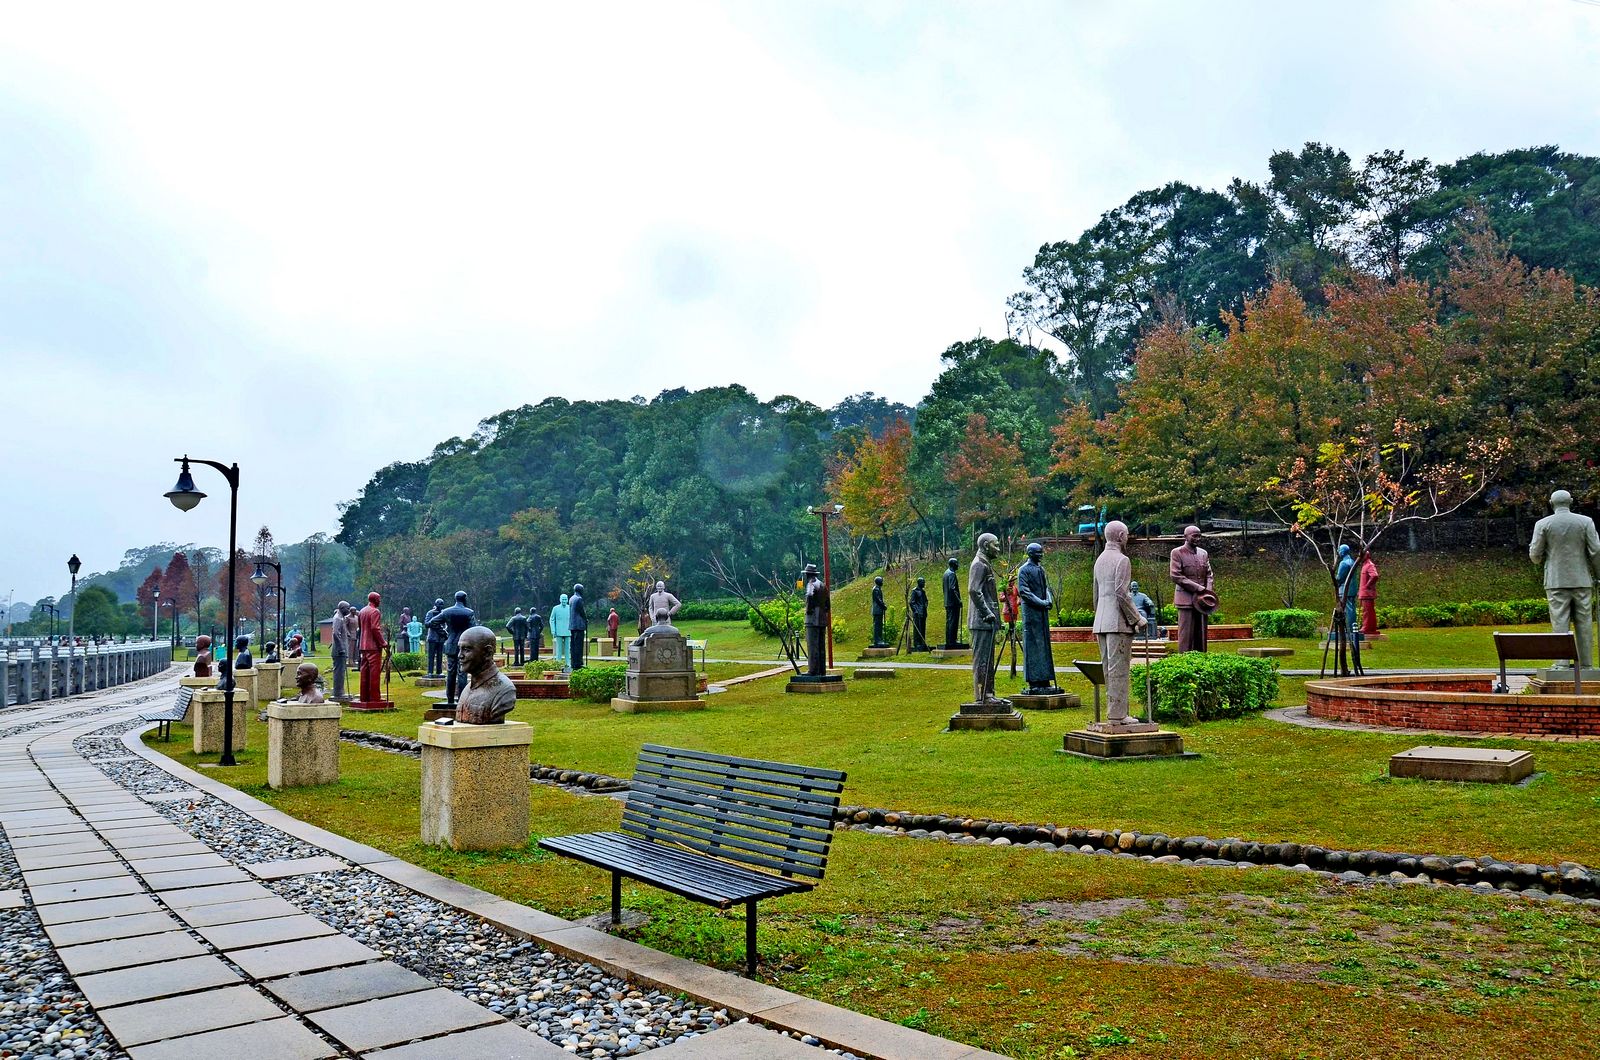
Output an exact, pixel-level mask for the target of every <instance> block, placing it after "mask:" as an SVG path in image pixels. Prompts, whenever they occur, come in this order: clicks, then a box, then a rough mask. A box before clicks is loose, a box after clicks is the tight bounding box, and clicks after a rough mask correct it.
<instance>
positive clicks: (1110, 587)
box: [1094, 519, 1181, 726]
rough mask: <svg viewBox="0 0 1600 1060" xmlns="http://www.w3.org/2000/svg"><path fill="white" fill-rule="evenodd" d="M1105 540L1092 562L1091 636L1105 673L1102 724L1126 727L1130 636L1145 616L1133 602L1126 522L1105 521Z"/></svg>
mask: <svg viewBox="0 0 1600 1060" xmlns="http://www.w3.org/2000/svg"><path fill="white" fill-rule="evenodd" d="M1105 542H1106V548H1105V551H1104V552H1102V553H1100V557H1099V558H1098V559H1096V560H1095V561H1094V635H1095V639H1096V640H1098V641H1099V642H1100V662H1101V665H1102V666H1103V667H1104V674H1105V685H1106V720H1105V724H1106V725H1108V726H1125V725H1128V724H1129V721H1128V673H1129V665H1130V663H1131V662H1132V659H1133V635H1134V633H1135V632H1136V631H1138V630H1140V629H1143V628H1144V626H1145V617H1144V616H1143V615H1141V614H1140V613H1139V609H1138V608H1137V607H1135V606H1134V604H1133V563H1132V561H1131V560H1129V559H1128V557H1127V554H1126V553H1125V552H1123V548H1124V547H1125V546H1126V545H1127V543H1128V527H1127V524H1126V523H1124V522H1122V521H1121V520H1120V519H1113V520H1112V521H1111V522H1109V523H1107V524H1106V528H1105ZM1174 554H1176V553H1174ZM1174 562H1176V561H1174ZM1180 613H1181V612H1180Z"/></svg>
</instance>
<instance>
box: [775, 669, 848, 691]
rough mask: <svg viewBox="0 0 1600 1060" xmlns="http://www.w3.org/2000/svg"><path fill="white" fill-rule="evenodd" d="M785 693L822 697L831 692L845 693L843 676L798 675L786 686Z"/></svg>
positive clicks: (790, 679)
mask: <svg viewBox="0 0 1600 1060" xmlns="http://www.w3.org/2000/svg"><path fill="white" fill-rule="evenodd" d="M783 690H784V691H785V692H795V693H798V694H800V695H807V696H821V695H827V694H828V693H830V692H843V691H844V690H845V688H844V675H843V674H824V675H822V676H820V677H813V676H811V675H810V674H797V675H795V676H794V677H791V678H789V683H788V684H787V685H785V686H784V689H783Z"/></svg>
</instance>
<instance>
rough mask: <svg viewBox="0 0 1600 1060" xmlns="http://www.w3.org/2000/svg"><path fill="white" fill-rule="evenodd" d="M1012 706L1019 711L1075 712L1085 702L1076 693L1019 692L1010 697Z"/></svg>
mask: <svg viewBox="0 0 1600 1060" xmlns="http://www.w3.org/2000/svg"><path fill="white" fill-rule="evenodd" d="M1010 699H1011V705H1012V706H1013V707H1016V708H1017V709H1019V710H1075V709H1077V708H1078V707H1081V706H1083V701H1082V700H1081V699H1079V698H1078V696H1077V694H1076V693H1074V692H1048V693H1039V694H1037V695H1032V694H1029V693H1027V692H1018V693H1016V694H1014V695H1012V696H1011V697H1010Z"/></svg>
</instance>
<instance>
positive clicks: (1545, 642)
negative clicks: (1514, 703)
mask: <svg viewBox="0 0 1600 1060" xmlns="http://www.w3.org/2000/svg"><path fill="white" fill-rule="evenodd" d="M1494 650H1495V653H1496V654H1497V655H1499V656H1500V681H1499V682H1498V683H1497V684H1496V685H1495V686H1494V690H1495V691H1496V692H1509V691H1511V684H1510V681H1509V680H1508V679H1507V677H1506V660H1507V659H1517V660H1528V659H1545V660H1550V661H1556V660H1561V661H1570V662H1571V663H1572V692H1573V694H1574V695H1579V696H1581V695H1583V671H1582V670H1581V669H1580V668H1579V667H1578V635H1577V634H1576V633H1573V632H1571V631H1568V632H1566V633H1501V632H1499V631H1496V632H1495V634H1494Z"/></svg>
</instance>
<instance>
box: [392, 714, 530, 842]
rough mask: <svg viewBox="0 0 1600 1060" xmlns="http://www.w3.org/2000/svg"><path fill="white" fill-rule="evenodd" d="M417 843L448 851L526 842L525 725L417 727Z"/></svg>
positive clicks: (527, 782) (526, 775)
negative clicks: (419, 832)
mask: <svg viewBox="0 0 1600 1060" xmlns="http://www.w3.org/2000/svg"><path fill="white" fill-rule="evenodd" d="M417 741H418V742H419V743H420V744H421V745H422V841H423V842H424V843H442V844H444V845H445V846H448V847H450V848H451V849H453V850H501V849H504V848H506V847H520V846H522V845H523V844H525V843H526V842H527V841H528V835H529V833H530V829H531V824H532V820H531V815H530V812H529V808H528V785H529V780H528V772H529V763H528V745H529V744H531V743H532V742H533V729H532V728H531V727H530V726H529V725H527V724H526V723H525V722H520V721H507V722H502V723H500V724H498V725H466V724H463V723H461V722H457V723H455V724H454V725H435V724H431V723H430V724H427V725H422V726H420V727H419V728H418V729H417Z"/></svg>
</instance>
